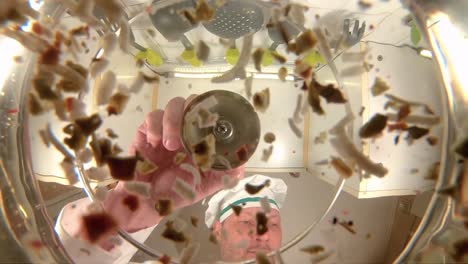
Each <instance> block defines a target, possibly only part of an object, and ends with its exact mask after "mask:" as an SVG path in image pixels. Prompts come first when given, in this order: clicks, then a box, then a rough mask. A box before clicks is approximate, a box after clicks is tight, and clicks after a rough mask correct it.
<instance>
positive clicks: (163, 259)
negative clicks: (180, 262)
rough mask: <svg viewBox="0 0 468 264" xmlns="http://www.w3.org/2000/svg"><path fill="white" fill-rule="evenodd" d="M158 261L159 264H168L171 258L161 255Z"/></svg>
mask: <svg viewBox="0 0 468 264" xmlns="http://www.w3.org/2000/svg"><path fill="white" fill-rule="evenodd" d="M158 261H159V262H161V264H170V263H171V257H169V256H168V255H162V256H161V257H159V259H158Z"/></svg>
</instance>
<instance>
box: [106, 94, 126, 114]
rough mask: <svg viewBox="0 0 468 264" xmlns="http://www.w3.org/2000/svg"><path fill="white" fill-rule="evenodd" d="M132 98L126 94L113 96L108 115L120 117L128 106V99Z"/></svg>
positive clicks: (110, 99)
mask: <svg viewBox="0 0 468 264" xmlns="http://www.w3.org/2000/svg"><path fill="white" fill-rule="evenodd" d="M129 98H130V97H129V96H128V95H126V94H124V93H120V92H119V93H116V94H113V95H112V96H111V97H110V98H109V103H108V104H107V108H106V110H107V114H108V115H109V116H111V115H119V114H121V113H122V112H123V110H124V109H125V106H126V105H127V102H128V99H129Z"/></svg>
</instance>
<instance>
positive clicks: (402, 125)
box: [387, 122, 408, 132]
mask: <svg viewBox="0 0 468 264" xmlns="http://www.w3.org/2000/svg"><path fill="white" fill-rule="evenodd" d="M387 127H388V131H389V132H392V131H393V130H405V129H407V128H408V125H407V124H406V123H403V122H398V123H394V124H389V125H387Z"/></svg>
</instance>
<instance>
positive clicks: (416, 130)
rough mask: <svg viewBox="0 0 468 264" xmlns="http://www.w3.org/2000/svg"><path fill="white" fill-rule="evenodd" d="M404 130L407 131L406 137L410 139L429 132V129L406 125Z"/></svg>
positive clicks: (418, 137) (420, 136)
mask: <svg viewBox="0 0 468 264" xmlns="http://www.w3.org/2000/svg"><path fill="white" fill-rule="evenodd" d="M406 131H407V132H408V136H407V139H410V140H415V139H420V138H422V137H424V136H425V135H427V134H429V129H427V128H422V127H417V126H411V127H408V128H407V129H406Z"/></svg>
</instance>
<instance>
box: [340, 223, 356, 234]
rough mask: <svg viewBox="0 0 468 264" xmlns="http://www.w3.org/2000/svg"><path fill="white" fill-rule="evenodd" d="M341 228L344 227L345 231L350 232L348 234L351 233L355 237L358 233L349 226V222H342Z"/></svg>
mask: <svg viewBox="0 0 468 264" xmlns="http://www.w3.org/2000/svg"><path fill="white" fill-rule="evenodd" d="M338 224H339V225H340V226H342V227H344V229H346V230H348V232H350V233H351V234H353V235H355V234H356V231H355V230H354V229H353V228H352V227H351V226H349V225H348V223H347V222H340V223H338Z"/></svg>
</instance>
